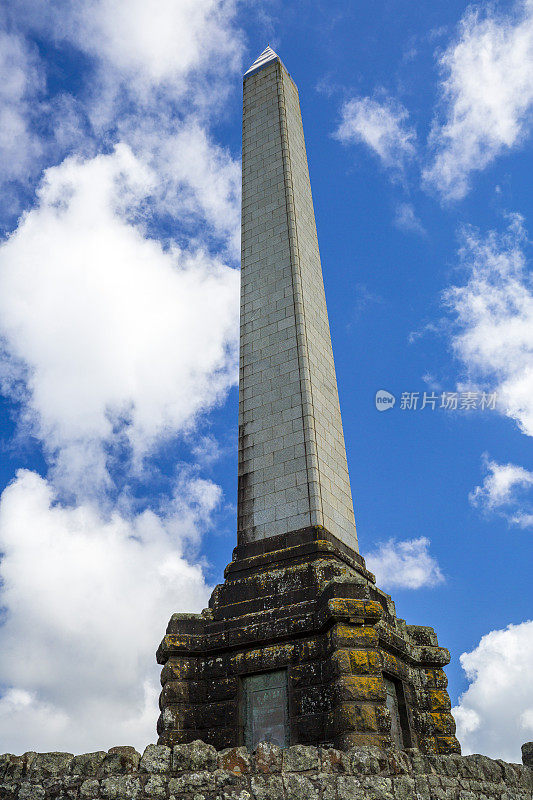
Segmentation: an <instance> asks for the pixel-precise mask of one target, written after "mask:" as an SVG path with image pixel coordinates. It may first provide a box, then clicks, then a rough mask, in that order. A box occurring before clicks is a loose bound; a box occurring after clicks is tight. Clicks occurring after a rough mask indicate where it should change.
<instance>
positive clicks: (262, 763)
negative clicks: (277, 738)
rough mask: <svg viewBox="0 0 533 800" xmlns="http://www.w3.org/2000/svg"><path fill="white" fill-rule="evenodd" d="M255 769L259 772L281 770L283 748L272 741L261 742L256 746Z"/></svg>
mask: <svg viewBox="0 0 533 800" xmlns="http://www.w3.org/2000/svg"><path fill="white" fill-rule="evenodd" d="M254 758H255V769H256V771H257V772H259V773H264V774H269V773H276V772H280V771H281V766H282V761H283V750H282V749H281V747H278V746H277V745H275V744H271V743H270V742H259V744H258V745H257V747H256V750H255V754H254Z"/></svg>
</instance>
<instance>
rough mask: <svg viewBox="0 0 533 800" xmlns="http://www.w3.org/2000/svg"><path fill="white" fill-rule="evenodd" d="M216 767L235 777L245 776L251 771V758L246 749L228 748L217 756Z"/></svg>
mask: <svg viewBox="0 0 533 800" xmlns="http://www.w3.org/2000/svg"><path fill="white" fill-rule="evenodd" d="M218 766H219V769H221V770H227V771H228V772H233V773H234V774H235V775H245V774H248V773H249V772H251V771H252V769H253V756H252V754H251V753H250V752H249V750H248V749H247V748H246V747H229V748H227V749H226V750H222V752H220V753H219V754H218Z"/></svg>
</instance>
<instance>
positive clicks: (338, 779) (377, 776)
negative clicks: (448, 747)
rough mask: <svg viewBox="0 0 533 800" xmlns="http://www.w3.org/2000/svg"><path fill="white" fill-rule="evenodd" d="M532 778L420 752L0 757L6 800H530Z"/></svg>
mask: <svg viewBox="0 0 533 800" xmlns="http://www.w3.org/2000/svg"><path fill="white" fill-rule="evenodd" d="M532 792H533V769H531V767H528V766H522V765H519V764H507V763H506V762H504V761H493V760H492V759H490V758H486V757H485V756H464V757H463V756H458V755H449V756H435V755H433V756H431V755H429V756H425V755H423V754H421V753H420V751H419V750H413V749H407V750H397V749H395V748H386V749H382V748H377V747H358V748H353V749H351V750H347V751H345V752H341V751H339V750H333V749H327V748H319V747H309V746H307V747H306V746H303V745H297V746H296V747H290V748H288V749H286V750H281V749H280V748H279V747H276V746H275V745H270V744H260V745H259V746H258V747H257V749H256V751H255V753H253V754H252V753H250V752H249V751H248V750H247V749H246V748H244V747H239V748H233V749H229V750H223V751H221V752H217V751H216V750H215V748H214V747H212V746H210V745H207V744H204V743H203V742H193V743H191V744H186V745H177V746H175V747H174V748H173V749H171V748H170V747H165V746H164V745H148V747H147V748H146V750H145V751H144V755H143V756H142V757H141V755H140V753H137V752H136V751H135V750H134V748H133V747H114V748H112V749H111V750H110V751H109V752H108V753H105V752H103V751H102V752H97V753H87V754H85V755H81V756H73V755H72V754H71V753H42V754H37V753H25V754H24V755H23V756H13V755H10V754H7V755H2V756H0V800H52V799H53V798H54V799H58V798H60V799H61V800H66V798H70V800H78V799H79V800H82V798H85V800H99V798H102V800H104V799H106V798H107V799H109V798H116V799H117V800H151V798H158V800H167V799H168V800H411V798H412V800H432V799H433V798H435V800H511V799H512V800H531V797H532Z"/></svg>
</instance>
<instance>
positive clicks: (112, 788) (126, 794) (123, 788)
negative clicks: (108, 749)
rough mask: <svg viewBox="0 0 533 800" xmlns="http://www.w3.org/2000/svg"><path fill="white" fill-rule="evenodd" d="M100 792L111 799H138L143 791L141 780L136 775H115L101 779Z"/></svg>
mask: <svg viewBox="0 0 533 800" xmlns="http://www.w3.org/2000/svg"><path fill="white" fill-rule="evenodd" d="M100 793H101V795H102V797H105V798H109V800H136V798H137V797H140V795H141V793H142V787H141V782H140V780H139V778H137V777H135V776H134V775H113V776H112V777H109V778H104V779H103V780H102V781H101V783H100Z"/></svg>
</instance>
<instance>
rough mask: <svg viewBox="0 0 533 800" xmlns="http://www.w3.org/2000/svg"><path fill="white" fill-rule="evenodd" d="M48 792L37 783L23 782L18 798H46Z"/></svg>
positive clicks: (27, 799)
mask: <svg viewBox="0 0 533 800" xmlns="http://www.w3.org/2000/svg"><path fill="white" fill-rule="evenodd" d="M45 797H46V792H45V790H44V789H43V787H42V786H39V784H36V783H26V782H24V783H22V784H21V785H20V790H19V793H18V800H45Z"/></svg>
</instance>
